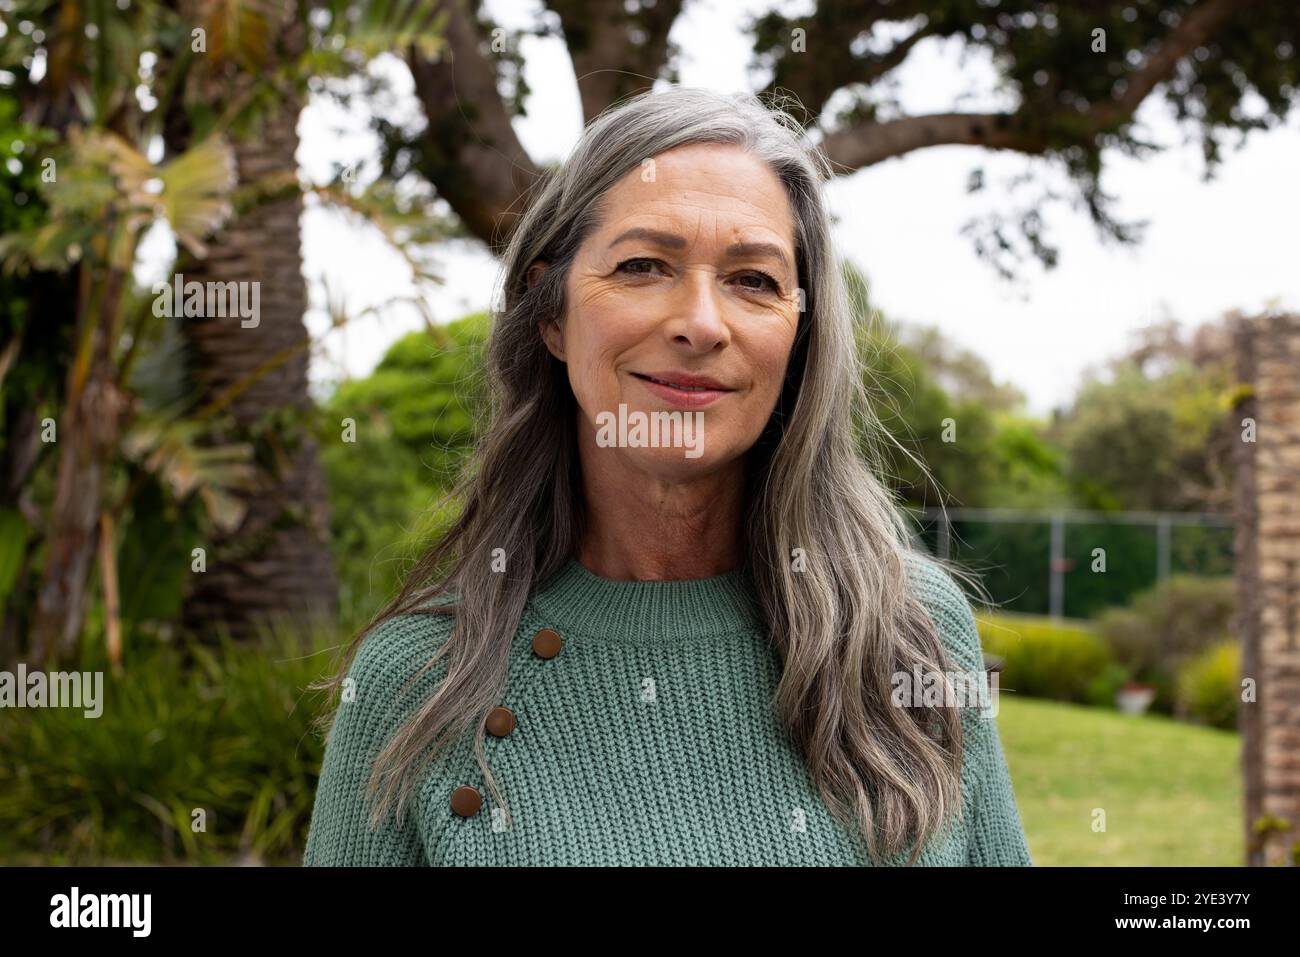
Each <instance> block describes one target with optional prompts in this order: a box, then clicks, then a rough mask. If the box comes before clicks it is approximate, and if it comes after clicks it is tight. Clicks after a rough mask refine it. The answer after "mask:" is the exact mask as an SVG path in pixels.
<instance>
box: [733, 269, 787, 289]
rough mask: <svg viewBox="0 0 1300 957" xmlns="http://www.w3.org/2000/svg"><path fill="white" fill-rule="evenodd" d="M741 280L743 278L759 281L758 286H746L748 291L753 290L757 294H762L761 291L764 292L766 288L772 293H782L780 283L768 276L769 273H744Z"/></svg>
mask: <svg viewBox="0 0 1300 957" xmlns="http://www.w3.org/2000/svg"><path fill="white" fill-rule="evenodd" d="M740 278H741V279H757V280H758V284H757V285H752V286H750V285H747V286H745V288H746V289H753V290H755V291H756V292H761V291H762V290H763V289H765V288H766V289H769V290H771V291H772V292H780V291H781V284H780V283H778V282H777V281H776V280H775V279H774V278H772V277H771V276H769V275H768V274H767V273H765V272H747V273H742V274H741V277H740Z"/></svg>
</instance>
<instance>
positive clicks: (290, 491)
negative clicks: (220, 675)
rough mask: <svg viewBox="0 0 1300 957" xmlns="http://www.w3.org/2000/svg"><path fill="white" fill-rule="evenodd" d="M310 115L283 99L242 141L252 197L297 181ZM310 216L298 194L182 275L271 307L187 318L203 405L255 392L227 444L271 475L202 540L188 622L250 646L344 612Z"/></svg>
mask: <svg viewBox="0 0 1300 957" xmlns="http://www.w3.org/2000/svg"><path fill="white" fill-rule="evenodd" d="M300 108H301V107H300V103H299V102H298V101H297V100H289V99H286V100H283V101H282V105H281V107H280V109H278V110H275V111H272V112H269V113H267V114H266V115H264V117H263V119H262V122H261V125H260V130H259V132H258V133H257V134H256V135H254V136H251V137H248V138H247V139H246V140H244V141H242V142H237V143H235V144H234V146H235V155H236V162H237V165H238V177H239V184H240V186H241V188H242V187H246V186H248V185H249V184H250V183H252V182H254V181H257V180H260V179H262V178H264V177H268V176H272V177H274V176H286V177H288V180H289V182H290V183H296V181H295V180H294V176H295V174H296V170H297V162H296V160H295V158H294V153H295V151H296V150H297V147H298V133H297V122H298V114H299V112H300ZM301 212H302V196H301V194H300V193H298V192H297V189H296V185H295V186H294V188H292V189H290V190H288V191H287V195H285V196H283V197H280V198H276V199H274V200H272V201H269V202H263V203H261V204H259V205H257V206H256V207H254V208H253V209H251V210H249V211H247V212H245V213H243V214H242V215H240V216H239V217H238V218H237V219H235V220H234V221H233V222H232V223H230V224H229V225H228V226H227V227H226V228H225V229H224V230H223V231H222V232H221V233H220V234H218V235H217V236H215V237H213V240H212V242H211V243H210V244H209V254H208V256H207V258H206V259H204V260H203V261H201V262H190V263H187V264H185V265H184V266H183V267H182V268H183V275H184V282H185V283H187V284H188V283H189V282H190V281H191V280H194V281H198V282H201V283H206V282H246V283H257V284H258V286H257V287H256V288H257V289H258V290H259V292H258V296H259V306H260V312H259V314H258V315H257V316H255V317H253V318H252V319H242V318H241V317H239V316H234V317H226V318H213V317H205V318H184V319H182V320H180V322H181V328H182V329H183V330H184V333H185V336H186V339H187V341H188V344H189V347H190V354H191V357H192V358H191V375H192V377H193V379H194V381H195V384H196V386H197V389H198V392H199V396H200V400H201V401H203V402H208V401H211V400H212V399H214V398H217V397H218V396H221V395H223V394H225V393H226V392H227V390H229V389H231V388H232V387H236V386H238V385H240V384H244V385H246V387H245V388H242V390H241V391H238V392H237V394H235V395H234V397H233V399H232V401H231V402H230V404H229V406H228V411H229V412H230V413H231V414H232V416H233V418H234V420H235V423H236V426H237V430H238V432H237V434H236V435H233V436H220V437H219V438H220V439H221V440H223V441H225V440H229V439H245V440H248V439H251V440H252V441H253V443H254V446H255V447H256V448H257V449H258V450H259V463H260V464H261V466H262V481H261V482H260V484H259V487H257V488H256V489H253V490H251V491H248V492H241V493H240V497H241V498H242V500H243V502H244V504H245V505H246V506H247V508H248V512H247V514H246V516H245V518H244V520H243V523H242V525H241V526H240V527H239V528H238V529H236V530H235V531H233V532H231V533H229V534H225V535H220V534H219V535H217V536H216V537H215V538H214V539H213V540H212V541H210V542H202V543H196V544H199V545H202V546H203V547H204V548H205V550H206V552H207V556H206V571H203V572H195V573H194V575H193V589H192V591H191V593H190V595H189V597H188V599H187V601H186V605H185V613H184V621H185V625H186V626H187V627H188V628H190V629H192V630H194V631H196V632H197V633H198V634H199V635H200V636H202V637H205V638H206V637H213V636H214V635H215V631H216V629H217V628H218V627H220V626H224V627H225V628H226V629H228V630H229V632H230V633H231V634H232V635H233V636H234V637H236V638H238V639H247V638H249V637H252V635H253V633H254V629H255V626H256V624H257V623H258V622H259V621H265V620H268V619H272V618H276V617H279V616H281V615H284V616H291V617H293V618H295V619H299V618H301V617H303V616H308V617H310V618H314V619H316V620H317V621H319V622H321V623H324V624H326V625H329V624H331V623H332V622H333V620H334V618H335V616H336V615H337V611H338V584H337V578H336V574H335V569H334V561H333V556H332V554H331V553H330V545H329V508H328V499H327V496H326V488H325V483H324V480H323V477H322V474H321V468H320V464H319V462H318V457H317V448H316V442H315V439H314V438H313V436H312V431H311V427H310V414H311V410H312V405H311V400H310V398H309V397H308V392H307V368H308V360H309V356H310V354H309V351H308V349H307V348H306V345H307V343H308V342H309V339H308V334H307V329H306V326H305V325H304V323H303V312H304V311H305V309H306V298H307V297H306V284H305V282H304V280H303V277H302V254H301V248H300V242H299V217H300V215H301ZM248 288H249V289H252V288H253V287H251V286H250V287H248ZM286 355H288V358H287V359H284V361H282V362H280V363H279V364H276V365H273V366H271V367H270V368H266V366H267V365H268V364H269V363H273V362H274V361H275V360H276V359H277V358H284V357H285V356H286ZM286 412H287V413H289V414H287V415H286V414H285V413H286ZM268 419H274V421H273V423H272V422H269V421H268Z"/></svg>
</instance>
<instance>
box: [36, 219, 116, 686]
mask: <svg viewBox="0 0 1300 957" xmlns="http://www.w3.org/2000/svg"><path fill="white" fill-rule="evenodd" d="M108 232H109V233H110V234H111V229H110V230H108ZM125 281H126V277H125V275H124V274H123V273H122V271H121V270H117V269H113V270H110V271H109V272H108V273H107V275H106V278H105V281H104V284H103V288H102V289H99V290H94V292H95V293H97V295H98V299H97V300H96V299H94V296H93V295H92V293H91V290H92V289H93V286H92V280H90V279H89V278H88V277H87V278H85V282H86V288H87V296H88V298H87V299H83V301H82V302H81V304H80V307H79V315H78V318H77V341H78V342H89V347H88V349H87V354H86V356H85V360H86V361H85V365H84V366H83V365H82V363H81V362H75V361H74V362H73V364H72V367H71V369H69V371H68V386H67V390H66V393H65V396H66V399H65V403H64V411H63V414H62V415H61V416H60V418H59V420H58V421H57V422H56V428H57V429H58V431H57V433H56V440H57V441H58V443H59V450H60V452H59V465H58V473H57V477H56V479H55V489H54V507H53V509H52V512H51V515H52V520H53V521H52V525H51V528H50V532H49V538H48V544H47V548H46V554H45V570H44V574H43V575H42V578H41V585H40V590H39V591H38V592H37V595H36V611H35V614H34V616H33V619H32V636H31V649H30V657H31V659H32V662H33V664H35V665H36V666H38V667H43V666H44V665H45V664H47V663H48V662H50V661H51V660H53V659H56V658H64V657H66V656H68V655H69V654H70V653H72V652H74V651H75V650H76V643H77V638H78V636H79V635H80V633H81V626H82V621H83V618H84V615H85V612H86V588H87V582H88V578H89V575H90V569H91V566H92V564H93V562H94V558H95V549H96V546H97V544H98V538H97V532H98V528H99V516H100V512H101V510H102V508H103V497H104V482H105V475H106V472H107V470H108V464H109V461H110V459H111V457H112V454H113V451H114V450H115V449H116V447H117V439H118V430H119V425H120V422H121V415H122V411H123V406H124V396H123V395H122V393H121V391H120V390H119V389H118V386H117V381H116V371H115V369H114V365H113V348H114V344H115V341H116V338H117V325H118V323H117V320H118V313H119V311H120V308H121V297H122V290H123V286H124V284H125Z"/></svg>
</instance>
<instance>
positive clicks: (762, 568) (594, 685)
mask: <svg viewBox="0 0 1300 957" xmlns="http://www.w3.org/2000/svg"><path fill="white" fill-rule="evenodd" d="M829 175H830V171H829V169H828V167H827V165H826V163H825V160H824V159H823V158H822V156H821V155H820V154H819V153H818V152H817V151H815V150H813V149H811V148H809V147H808V146H807V145H806V143H805V142H804V140H803V137H802V134H801V131H800V129H799V127H798V125H797V123H796V122H795V121H794V120H793V119H791V118H790V116H789V115H788V114H787V113H785V112H784V111H783V110H781V109H780V108H779V107H775V106H774V107H773V108H769V107H768V106H766V105H765V104H764V103H763V102H762V101H760V100H759V99H758V98H756V97H753V96H748V95H745V96H723V95H718V94H713V93H709V92H705V91H700V90H692V89H683V88H673V89H670V90H669V91H667V92H661V93H655V94H645V95H642V96H639V97H637V98H635V99H632V100H630V101H628V102H626V103H624V104H622V105H620V106H619V107H618V108H616V109H612V110H611V111H608V112H606V113H605V114H604V115H602V116H601V117H599V118H597V119H596V120H595V121H593V122H592V123H591V125H590V126H589V127H588V128H587V130H586V131H585V133H584V135H583V137H582V139H581V141H580V142H579V143H578V145H577V147H576V149H575V151H574V153H573V154H572V156H571V157H570V158H569V160H568V161H567V163H565V164H564V166H563V167H562V168H561V169H560V170H559V171H558V172H556V173H555V174H554V175H553V176H552V177H551V178H550V179H549V180H547V181H546V182H545V183H544V184H543V185H542V186H541V187H540V189H539V192H538V193H537V195H536V197H535V199H534V200H533V202H532V203H531V205H530V206H529V208H528V210H527V212H526V213H525V214H524V215H523V217H522V218H521V220H520V221H519V223H518V225H517V227H516V229H515V231H514V233H513V235H512V237H511V239H510V242H509V247H508V248H507V250H506V251H505V255H504V263H503V268H504V270H505V282H504V290H505V299H504V309H503V311H500V312H499V313H497V314H496V316H495V323H494V327H493V329H492V337H491V343H490V348H489V355H488V373H489V376H490V385H491V387H492V388H491V390H490V391H491V394H492V399H493V410H492V416H491V419H490V425H489V427H488V428H487V431H486V437H485V439H484V440H483V442H482V443H481V445H480V448H479V450H478V452H477V455H476V459H475V462H474V465H473V468H472V469H471V470H470V471H469V473H468V475H467V477H466V479H465V480H464V483H463V486H462V488H461V490H460V493H459V494H460V495H461V496H462V498H463V501H464V508H463V511H462V513H461V517H460V518H459V521H458V522H457V523H456V524H455V525H454V527H453V528H452V529H451V531H450V533H449V534H448V535H446V536H445V537H444V538H443V539H441V540H440V541H439V543H438V544H437V546H436V547H434V548H433V549H432V550H431V551H430V552H429V553H428V554H427V555H426V556H425V557H424V558H423V559H422V560H421V562H420V563H419V564H418V565H417V566H416V567H415V568H414V570H413V572H412V573H411V575H410V576H409V578H408V580H407V581H406V583H405V585H404V586H403V588H402V590H401V592H400V594H399V595H398V596H397V597H396V598H395V599H394V600H393V601H392V603H391V604H390V605H389V606H388V607H387V608H386V609H385V610H384V612H383V613H382V614H381V615H380V616H379V617H378V618H377V620H376V622H375V623H373V624H372V625H371V626H370V628H369V629H367V631H366V632H363V633H362V635H361V636H359V637H358V638H357V640H356V641H354V642H353V643H352V645H351V646H350V648H349V649H348V657H349V658H350V659H351V661H350V665H349V664H348V663H347V662H346V661H345V663H344V666H343V670H341V671H340V673H339V675H338V676H336V677H335V678H334V679H333V680H332V681H330V682H328V683H327V686H331V687H333V686H338V687H340V688H341V689H342V696H341V697H342V700H341V701H340V704H339V707H338V710H337V712H336V715H335V717H334V721H333V727H332V730H331V733H330V736H329V738H328V742H327V746H326V753H325V760H324V766H323V768H322V772H321V779H320V786H319V790H318V792H317V796H316V805H315V808H314V810H313V814H312V823H311V831H310V835H309V839H308V843H307V850H306V855H305V859H304V860H305V863H306V864H401V865H414V864H438V865H452V864H555V865H568V864H735V865H748V864H783V865H785V864H788V865H795V864H872V863H875V864H909V863H913V864H945V865H968V864H975V865H984V864H1030V863H1031V861H1030V858H1029V853H1028V850H1027V848H1026V845H1025V840H1024V834H1023V830H1022V828H1021V824H1020V819H1019V815H1018V813H1017V809H1016V806H1015V802H1014V799H1013V796H1012V791H1011V782H1010V779H1009V777H1008V773H1007V768H1006V763H1005V760H1004V757H1003V752H1002V749H1001V745H1000V742H999V739H998V735H997V727H996V724H995V722H994V721H993V720H992V714H991V711H990V708H989V707H988V701H987V698H984V699H983V700H982V703H981V701H980V700H974V701H963V700H960V699H959V697H958V696H956V695H953V694H952V692H953V691H954V690H957V689H958V687H959V686H960V685H961V684H962V682H961V681H960V680H956V678H960V676H963V675H964V676H978V678H979V679H981V680H982V679H983V666H982V658H981V652H980V644H979V638H978V636H977V634H976V631H975V625H974V619H973V617H972V614H971V609H970V606H969V604H968V603H967V602H966V599H965V598H964V596H963V594H962V592H961V591H960V590H959V589H958V588H957V586H956V585H955V583H954V582H953V580H952V578H951V577H950V576H949V575H948V573H947V572H946V571H945V570H943V569H942V568H941V567H940V566H939V565H938V564H937V563H935V562H934V561H933V560H931V559H927V558H925V557H923V556H922V555H920V554H917V553H914V552H912V551H910V550H909V548H908V534H907V531H906V528H907V526H906V523H905V520H904V519H903V518H901V517H900V513H899V512H898V511H897V510H896V508H895V505H894V503H893V501H892V499H891V497H890V495H889V493H888V492H887V491H886V489H885V488H884V487H883V486H882V484H881V483H880V482H879V480H878V479H877V478H876V477H875V475H874V474H873V471H872V468H871V467H870V466H869V462H868V461H864V459H863V451H862V450H863V449H864V448H867V449H873V448H874V447H875V446H874V443H877V442H879V441H880V439H881V437H882V433H881V430H880V429H879V426H878V423H877V422H875V420H873V419H872V418H871V417H870V414H869V412H868V411H867V406H866V404H865V402H864V392H863V384H862V370H861V368H860V366H859V364H858V359H857V350H856V348H855V344H856V340H855V327H854V322H853V316H852V314H851V312H850V308H849V305H848V300H847V296H846V293H845V289H844V285H843V280H842V278H841V276H840V273H839V271H838V268H837V264H836V262H835V259H834V256H833V250H832V246H831V238H830V233H829V221H828V216H827V212H826V209H825V206H824V204H823V199H822V196H821V185H822V183H823V182H824V181H825V179H827V178H828V177H829ZM864 430H865V431H864ZM873 459H874V457H873ZM923 676H924V678H925V681H926V682H927V686H928V687H930V688H931V689H932V690H933V689H935V688H938V689H940V690H944V689H946V690H947V691H948V692H949V694H948V696H947V697H943V696H941V695H933V696H924V699H923V700H922V696H919V695H918V696H912V695H909V694H906V693H904V694H899V691H900V689H901V690H903V691H906V688H905V687H904V686H905V685H907V683H908V682H910V681H911V680H912V679H913V678H914V677H915V678H917V679H921V678H922V677H923ZM935 676H937V677H935ZM954 676H956V678H954ZM935 681H938V682H939V684H935ZM977 683H978V682H977ZM983 688H984V689H985V690H986V689H987V684H984V685H983Z"/></svg>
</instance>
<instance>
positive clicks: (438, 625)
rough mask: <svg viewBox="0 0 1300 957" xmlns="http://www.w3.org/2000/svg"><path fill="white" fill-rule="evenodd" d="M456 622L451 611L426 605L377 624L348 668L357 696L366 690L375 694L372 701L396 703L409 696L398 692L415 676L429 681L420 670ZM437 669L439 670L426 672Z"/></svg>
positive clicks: (445, 639)
mask: <svg viewBox="0 0 1300 957" xmlns="http://www.w3.org/2000/svg"><path fill="white" fill-rule="evenodd" d="M454 624H455V618H454V616H453V615H452V614H450V613H447V612H445V611H437V610H435V609H434V608H433V607H432V606H426V608H425V609H424V610H421V611H417V612H408V613H406V614H401V615H396V616H394V617H392V618H389V619H387V620H386V621H383V622H381V623H380V624H378V625H376V626H375V627H374V628H373V629H371V631H370V632H369V634H367V635H366V636H365V637H364V638H362V640H361V644H360V646H359V647H358V648H357V651H356V654H355V655H353V657H352V663H351V665H350V667H349V668H348V678H349V679H350V680H351V686H352V691H353V693H354V694H355V695H356V696H357V697H358V698H360V697H361V695H362V694H363V693H366V694H374V695H375V696H376V699H375V700H374V701H373V703H375V704H381V703H382V704H381V706H393V705H395V704H397V703H398V698H399V697H402V698H405V697H406V696H405V695H399V692H401V691H402V690H403V689H404V688H405V686H407V685H408V684H409V683H411V680H412V679H416V685H417V686H423V685H425V684H428V683H429V682H428V681H426V680H421V672H422V670H424V666H425V665H427V664H428V663H429V662H430V661H431V660H432V659H433V655H434V654H435V653H436V652H437V650H438V648H439V647H440V646H441V645H443V644H444V643H446V641H447V639H448V638H449V637H450V636H451V630H452V626H453V625H454ZM435 670H438V669H428V670H427V672H428V673H431V672H433V671H435ZM428 677H432V675H431V674H428ZM425 690H432V689H431V688H428V689H425ZM385 710H387V708H386V707H385Z"/></svg>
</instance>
